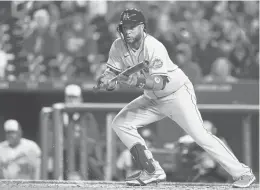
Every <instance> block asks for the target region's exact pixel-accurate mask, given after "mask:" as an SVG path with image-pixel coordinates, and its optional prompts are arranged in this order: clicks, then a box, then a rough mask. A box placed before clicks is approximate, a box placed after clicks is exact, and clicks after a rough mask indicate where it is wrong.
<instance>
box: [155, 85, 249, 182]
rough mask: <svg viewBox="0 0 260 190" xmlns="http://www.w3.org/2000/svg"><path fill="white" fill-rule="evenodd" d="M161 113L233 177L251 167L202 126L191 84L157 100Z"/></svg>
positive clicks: (238, 175) (247, 170) (247, 171)
mask: <svg viewBox="0 0 260 190" xmlns="http://www.w3.org/2000/svg"><path fill="white" fill-rule="evenodd" d="M157 104H158V108H159V109H160V110H161V112H162V113H164V114H165V115H167V116H168V117H170V118H171V119H172V120H174V121H175V122H176V123H177V124H178V125H179V126H180V127H182V128H183V129H184V130H185V131H186V132H187V133H188V134H189V135H190V136H191V137H192V138H193V139H194V140H195V141H196V143H197V144H198V145H200V146H201V147H202V148H203V149H204V150H205V151H207V152H208V153H209V154H210V155H211V156H212V157H213V158H214V159H215V160H216V161H218V162H219V163H220V165H221V166H222V167H223V168H224V169H225V170H226V171H227V172H228V173H229V174H230V175H232V176H233V178H236V177H240V176H241V175H243V174H245V173H249V172H251V169H250V168H249V167H247V166H246V165H244V164H242V163H240V162H239V161H238V159H237V158H236V157H235V155H234V154H233V153H232V152H231V151H230V150H229V149H228V148H227V146H226V145H225V144H224V143H223V142H222V141H221V140H220V139H219V138H217V137H216V136H215V135H212V134H211V133H210V132H208V131H207V130H206V129H205V128H204V127H203V121H202V117H201V114H200V112H199V110H198V108H197V102H196V96H195V92H194V89H193V85H192V84H191V83H188V84H186V85H184V86H183V87H182V88H181V89H180V90H178V91H177V92H176V93H174V94H173V95H170V96H169V97H167V98H164V99H162V100H160V101H157Z"/></svg>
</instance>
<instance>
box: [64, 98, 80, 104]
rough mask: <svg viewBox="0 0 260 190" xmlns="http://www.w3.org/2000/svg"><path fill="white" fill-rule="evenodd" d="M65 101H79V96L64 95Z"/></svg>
mask: <svg viewBox="0 0 260 190" xmlns="http://www.w3.org/2000/svg"><path fill="white" fill-rule="evenodd" d="M65 101H66V103H80V102H81V97H79V96H66V97H65Z"/></svg>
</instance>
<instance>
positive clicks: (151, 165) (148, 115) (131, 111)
mask: <svg viewBox="0 0 260 190" xmlns="http://www.w3.org/2000/svg"><path fill="white" fill-rule="evenodd" d="M163 117H164V116H163V115H162V114H160V113H159V112H158V110H156V108H154V105H153V101H152V100H150V99H148V98H146V97H144V96H140V97H138V98H136V99H135V100H133V101H132V102H130V103H129V104H128V105H126V106H125V107H124V108H123V109H122V110H121V111H120V112H119V113H118V114H117V116H116V117H115V119H114V120H113V122H112V127H113V129H114V131H115V132H116V134H117V135H118V137H119V138H120V139H121V141H122V142H123V143H124V144H125V145H126V147H127V148H128V149H129V150H130V152H131V154H132V156H133V158H134V161H135V162H136V165H137V166H138V168H139V169H140V172H138V173H137V174H135V175H133V176H129V177H128V178H127V179H126V182H127V183H128V184H129V185H146V184H148V183H152V182H157V181H163V180H165V178H166V175H165V172H164V171H163V169H162V168H161V167H160V165H159V163H158V162H157V161H156V160H154V159H153V156H152V153H151V152H150V151H149V150H148V148H147V146H146V144H145V141H144V139H143V138H142V137H141V136H140V134H139V133H138V131H137V129H138V128H139V127H142V126H145V125H148V124H150V123H153V122H155V121H158V120H160V119H162V118H163Z"/></svg>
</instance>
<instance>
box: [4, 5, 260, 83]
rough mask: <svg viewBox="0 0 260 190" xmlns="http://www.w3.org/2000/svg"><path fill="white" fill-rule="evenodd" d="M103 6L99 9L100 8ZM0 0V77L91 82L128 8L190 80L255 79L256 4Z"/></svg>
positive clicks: (256, 54)
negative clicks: (139, 12) (142, 19)
mask: <svg viewBox="0 0 260 190" xmlns="http://www.w3.org/2000/svg"><path fill="white" fill-rule="evenodd" d="M101 3H103V4H101ZM101 3H99V4H98V5H96V6H99V7H101V8H99V9H100V10H103V11H99V12H98V11H97V13H95V11H94V9H93V6H92V5H91V3H90V2H89V1H42V2H41V1H28V2H27V1H17V2H16V1H13V2H8V1H3V2H0V7H1V9H0V15H1V17H0V18H1V20H0V33H1V35H0V36H1V37H0V79H4V80H10V81H12V80H38V81H46V80H53V79H59V80H64V81H67V80H78V79H79V80H93V79H95V77H96V75H98V74H99V73H100V70H101V68H102V65H101V63H104V62H106V60H107V58H108V52H109V49H110V46H111V44H112V42H113V40H115V39H116V38H117V37H118V35H117V32H116V27H117V24H118V22H119V16H120V13H121V12H122V11H123V10H124V9H125V8H133V7H135V8H139V9H141V10H142V11H143V12H144V15H145V17H146V20H147V27H148V33H149V34H151V35H153V36H154V37H155V38H157V39H158V40H160V41H161V42H162V43H163V44H164V45H165V46H166V48H167V50H168V53H169V55H170V57H171V58H172V60H173V61H174V62H175V63H176V64H177V65H179V66H180V67H181V68H182V69H183V71H184V72H185V73H186V74H187V75H188V76H189V77H190V79H191V80H192V82H194V83H197V82H202V81H204V82H212V81H220V82H223V81H224V82H237V81H238V80H243V79H253V80H258V77H259V73H258V70H259V19H258V17H259V9H258V7H259V2H258V1H192V2H191V1H187V2H185V1H169V2H165V1H164V2H155V1H152V2H148V1H143V2H137V1H136V2H127V1H124V2H118V1H107V2H106V1H103V2H101Z"/></svg>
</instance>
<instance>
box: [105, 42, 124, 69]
mask: <svg viewBox="0 0 260 190" xmlns="http://www.w3.org/2000/svg"><path fill="white" fill-rule="evenodd" d="M119 45H120V44H119V41H118V40H115V41H114V42H113V44H112V46H111V48H110V51H109V56H108V61H107V67H108V68H111V69H113V70H116V71H118V72H122V71H123V60H122V58H121V56H120V52H121V51H120V46H119Z"/></svg>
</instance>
